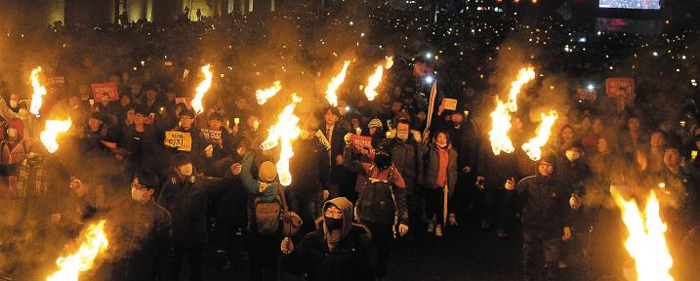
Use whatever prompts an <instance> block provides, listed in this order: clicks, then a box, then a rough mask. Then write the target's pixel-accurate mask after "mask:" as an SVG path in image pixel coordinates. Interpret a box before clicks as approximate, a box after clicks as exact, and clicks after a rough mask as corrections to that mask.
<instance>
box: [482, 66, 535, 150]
mask: <svg viewBox="0 0 700 281" xmlns="http://www.w3.org/2000/svg"><path fill="white" fill-rule="evenodd" d="M532 79H535V70H534V68H532V67H525V68H522V69H520V71H519V72H518V77H517V78H516V80H515V81H513V82H511V89H510V92H509V93H508V102H506V103H504V102H502V101H501V100H500V99H498V98H497V99H496V101H497V105H496V109H495V110H494V111H493V112H492V113H491V115H490V116H491V119H492V120H491V131H490V132H489V140H490V141H491V150H493V154H495V155H499V154H501V151H503V152H505V153H512V152H513V151H515V148H514V147H513V143H512V142H511V140H510V138H509V137H508V131H510V128H511V127H512V124H511V123H510V120H511V115H510V113H512V112H516V111H518V99H517V98H518V94H520V89H521V88H522V87H523V86H524V85H525V84H526V83H527V82H529V81H530V80H532Z"/></svg>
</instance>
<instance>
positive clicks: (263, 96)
mask: <svg viewBox="0 0 700 281" xmlns="http://www.w3.org/2000/svg"><path fill="white" fill-rule="evenodd" d="M280 90H282V82H280V81H275V83H274V85H273V86H272V87H270V88H267V89H262V90H257V91H255V98H256V99H258V104H259V105H263V104H265V103H266V102H267V100H268V99H270V98H271V97H274V96H275V95H276V94H277V93H278V92H279V91H280Z"/></svg>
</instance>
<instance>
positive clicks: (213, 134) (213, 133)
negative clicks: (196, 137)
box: [200, 128, 221, 141]
mask: <svg viewBox="0 0 700 281" xmlns="http://www.w3.org/2000/svg"><path fill="white" fill-rule="evenodd" d="M200 130H201V131H202V135H204V138H205V139H206V140H211V141H218V140H221V130H212V129H205V128H202V129H200Z"/></svg>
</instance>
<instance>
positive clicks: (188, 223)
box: [157, 153, 236, 280]
mask: <svg viewBox="0 0 700 281" xmlns="http://www.w3.org/2000/svg"><path fill="white" fill-rule="evenodd" d="M235 167H236V165H235V164H234V165H232V166H231V172H233V170H234V169H235ZM171 168H172V173H171V176H170V178H169V179H168V180H166V181H165V183H164V184H163V188H162V189H161V191H160V195H159V196H158V201H157V203H158V204H159V205H161V206H163V207H165V208H166V209H167V210H168V211H169V212H170V214H171V215H172V218H173V244H174V248H175V251H174V258H173V276H172V277H173V280H179V274H180V267H181V265H182V260H183V258H184V256H185V255H187V257H188V259H189V263H190V266H191V280H201V278H202V258H203V257H202V254H203V253H202V251H203V248H204V244H205V243H206V242H207V215H206V214H207V212H206V208H207V198H208V196H209V195H210V194H212V193H217V192H221V191H222V190H223V189H224V188H226V187H228V186H230V177H227V178H224V179H221V178H210V177H197V176H195V175H194V171H193V170H194V167H193V165H192V160H190V158H189V156H188V155H187V154H184V153H180V154H176V155H175V156H173V157H172V159H171ZM229 176H230V175H229Z"/></svg>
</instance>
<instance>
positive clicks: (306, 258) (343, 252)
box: [282, 198, 374, 281]
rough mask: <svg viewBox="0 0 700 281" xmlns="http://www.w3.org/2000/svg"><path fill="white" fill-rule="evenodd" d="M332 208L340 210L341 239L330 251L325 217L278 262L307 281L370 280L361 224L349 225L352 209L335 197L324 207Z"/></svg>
mask: <svg viewBox="0 0 700 281" xmlns="http://www.w3.org/2000/svg"><path fill="white" fill-rule="evenodd" d="M329 205H335V206H336V207H338V208H339V209H341V210H342V211H343V228H342V235H341V239H340V241H339V242H337V244H336V245H335V246H334V247H333V250H330V249H329V247H328V240H327V237H328V229H327V228H326V224H325V216H324V217H322V220H321V224H322V225H321V227H318V229H317V230H316V231H313V232H310V233H308V234H306V235H305V236H304V238H303V239H302V240H301V241H300V242H299V243H298V244H297V245H296V246H295V247H294V251H293V252H292V253H291V254H290V255H284V256H283V258H282V262H283V263H284V264H285V266H286V267H287V269H288V270H289V271H291V272H292V273H294V274H299V275H301V274H305V275H306V280H311V281H326V280H328V281H336V280H338V281H339V280H347V281H355V280H358V281H361V280H374V278H373V274H372V265H371V264H370V262H369V261H370V255H369V252H368V247H369V242H370V240H371V234H370V231H369V230H368V229H367V228H366V227H364V226H363V225H361V224H355V223H353V222H352V217H353V216H352V213H353V207H352V203H350V202H349V201H348V200H347V199H345V198H335V199H333V200H331V201H328V202H326V203H325V204H324V207H323V209H324V210H325V209H326V208H327V207H328V206H329Z"/></svg>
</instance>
